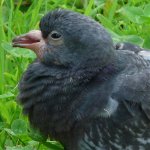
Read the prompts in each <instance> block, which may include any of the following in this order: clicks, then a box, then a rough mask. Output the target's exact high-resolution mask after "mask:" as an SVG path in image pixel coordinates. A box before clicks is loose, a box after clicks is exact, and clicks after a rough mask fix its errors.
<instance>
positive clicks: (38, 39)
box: [12, 30, 45, 58]
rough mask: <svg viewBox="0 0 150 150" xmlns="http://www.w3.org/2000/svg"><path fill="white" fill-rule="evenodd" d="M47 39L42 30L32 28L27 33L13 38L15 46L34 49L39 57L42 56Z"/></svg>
mask: <svg viewBox="0 0 150 150" xmlns="http://www.w3.org/2000/svg"><path fill="white" fill-rule="evenodd" d="M44 44H45V41H44V40H43V38H42V34H41V31H40V30H32V31H30V32H28V33H26V34H23V35H20V36H17V37H15V38H14V39H13V40H12V46H13V47H21V48H27V49H31V50H33V51H34V52H35V53H36V55H37V57H39V58H42V53H43V52H42V47H43V45H44Z"/></svg>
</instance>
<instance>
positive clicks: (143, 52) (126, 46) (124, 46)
mask: <svg viewBox="0 0 150 150" xmlns="http://www.w3.org/2000/svg"><path fill="white" fill-rule="evenodd" d="M114 47H115V49H116V50H128V51H132V52H134V53H135V54H138V55H140V56H142V57H143V58H144V59H145V60H150V50H148V49H143V48H141V47H139V46H138V45H135V44H132V43H128V42H123V43H115V44H114Z"/></svg>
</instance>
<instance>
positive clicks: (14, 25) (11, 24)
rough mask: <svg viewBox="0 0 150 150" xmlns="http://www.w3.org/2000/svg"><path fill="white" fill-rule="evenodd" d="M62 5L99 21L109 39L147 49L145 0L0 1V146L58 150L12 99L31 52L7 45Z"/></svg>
mask: <svg viewBox="0 0 150 150" xmlns="http://www.w3.org/2000/svg"><path fill="white" fill-rule="evenodd" d="M56 8H65V9H66V8H67V9H70V10H73V11H77V12H80V13H83V14H85V15H87V16H90V17H92V18H94V19H95V20H97V21H99V22H100V23H101V24H102V25H103V26H105V28H106V29H107V30H108V31H109V32H110V34H111V35H112V37H113V40H114V42H119V41H129V42H132V43H135V44H138V45H140V46H142V47H145V48H150V2H149V0H143V1H141V0H131V1H128V2H127V0H38V1H37V0H1V1H0V150H1V149H2V150H3V149H7V150H31V149H37V150H47V149H50V150H59V149H60V150H61V149H63V148H62V147H61V146H60V144H59V143H57V142H55V141H50V140H45V139H44V138H43V137H42V136H41V135H40V134H39V133H38V132H35V131H34V130H33V129H31V128H30V126H29V123H28V119H27V118H26V117H25V116H23V115H22V111H21V107H20V106H19V105H18V104H17V102H16V97H17V93H18V90H17V85H18V82H19V79H20V77H21V75H22V73H23V72H24V70H25V69H26V68H27V66H28V64H29V63H30V62H32V60H33V59H34V58H35V55H34V54H33V53H32V52H31V51H29V50H24V49H19V48H12V47H11V40H12V38H13V37H15V36H16V35H19V34H22V33H25V32H28V31H29V30H32V29H38V25H39V21H40V18H41V17H42V16H43V15H44V14H45V13H46V12H48V11H50V10H53V9H56Z"/></svg>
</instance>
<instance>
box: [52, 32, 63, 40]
mask: <svg viewBox="0 0 150 150" xmlns="http://www.w3.org/2000/svg"><path fill="white" fill-rule="evenodd" d="M51 38H52V39H54V40H57V39H59V38H61V34H60V33H58V32H57V31H52V33H51Z"/></svg>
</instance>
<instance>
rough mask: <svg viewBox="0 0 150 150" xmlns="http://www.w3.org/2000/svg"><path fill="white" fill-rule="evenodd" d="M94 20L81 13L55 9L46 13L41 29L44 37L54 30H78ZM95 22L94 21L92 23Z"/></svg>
mask: <svg viewBox="0 0 150 150" xmlns="http://www.w3.org/2000/svg"><path fill="white" fill-rule="evenodd" d="M92 22H93V21H92V20H91V19H90V18H88V17H86V16H84V15H81V14H79V13H76V12H72V11H69V10H55V11H52V12H49V13H48V14H46V15H45V16H44V17H43V18H42V19H41V21H40V29H41V31H42V33H43V36H44V38H46V37H47V36H48V34H49V33H50V32H51V31H52V30H62V31H72V32H73V31H77V30H80V29H82V28H83V29H84V26H86V25H87V26H89V25H90V24H91V23H92ZM92 24H93V23H92Z"/></svg>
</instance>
